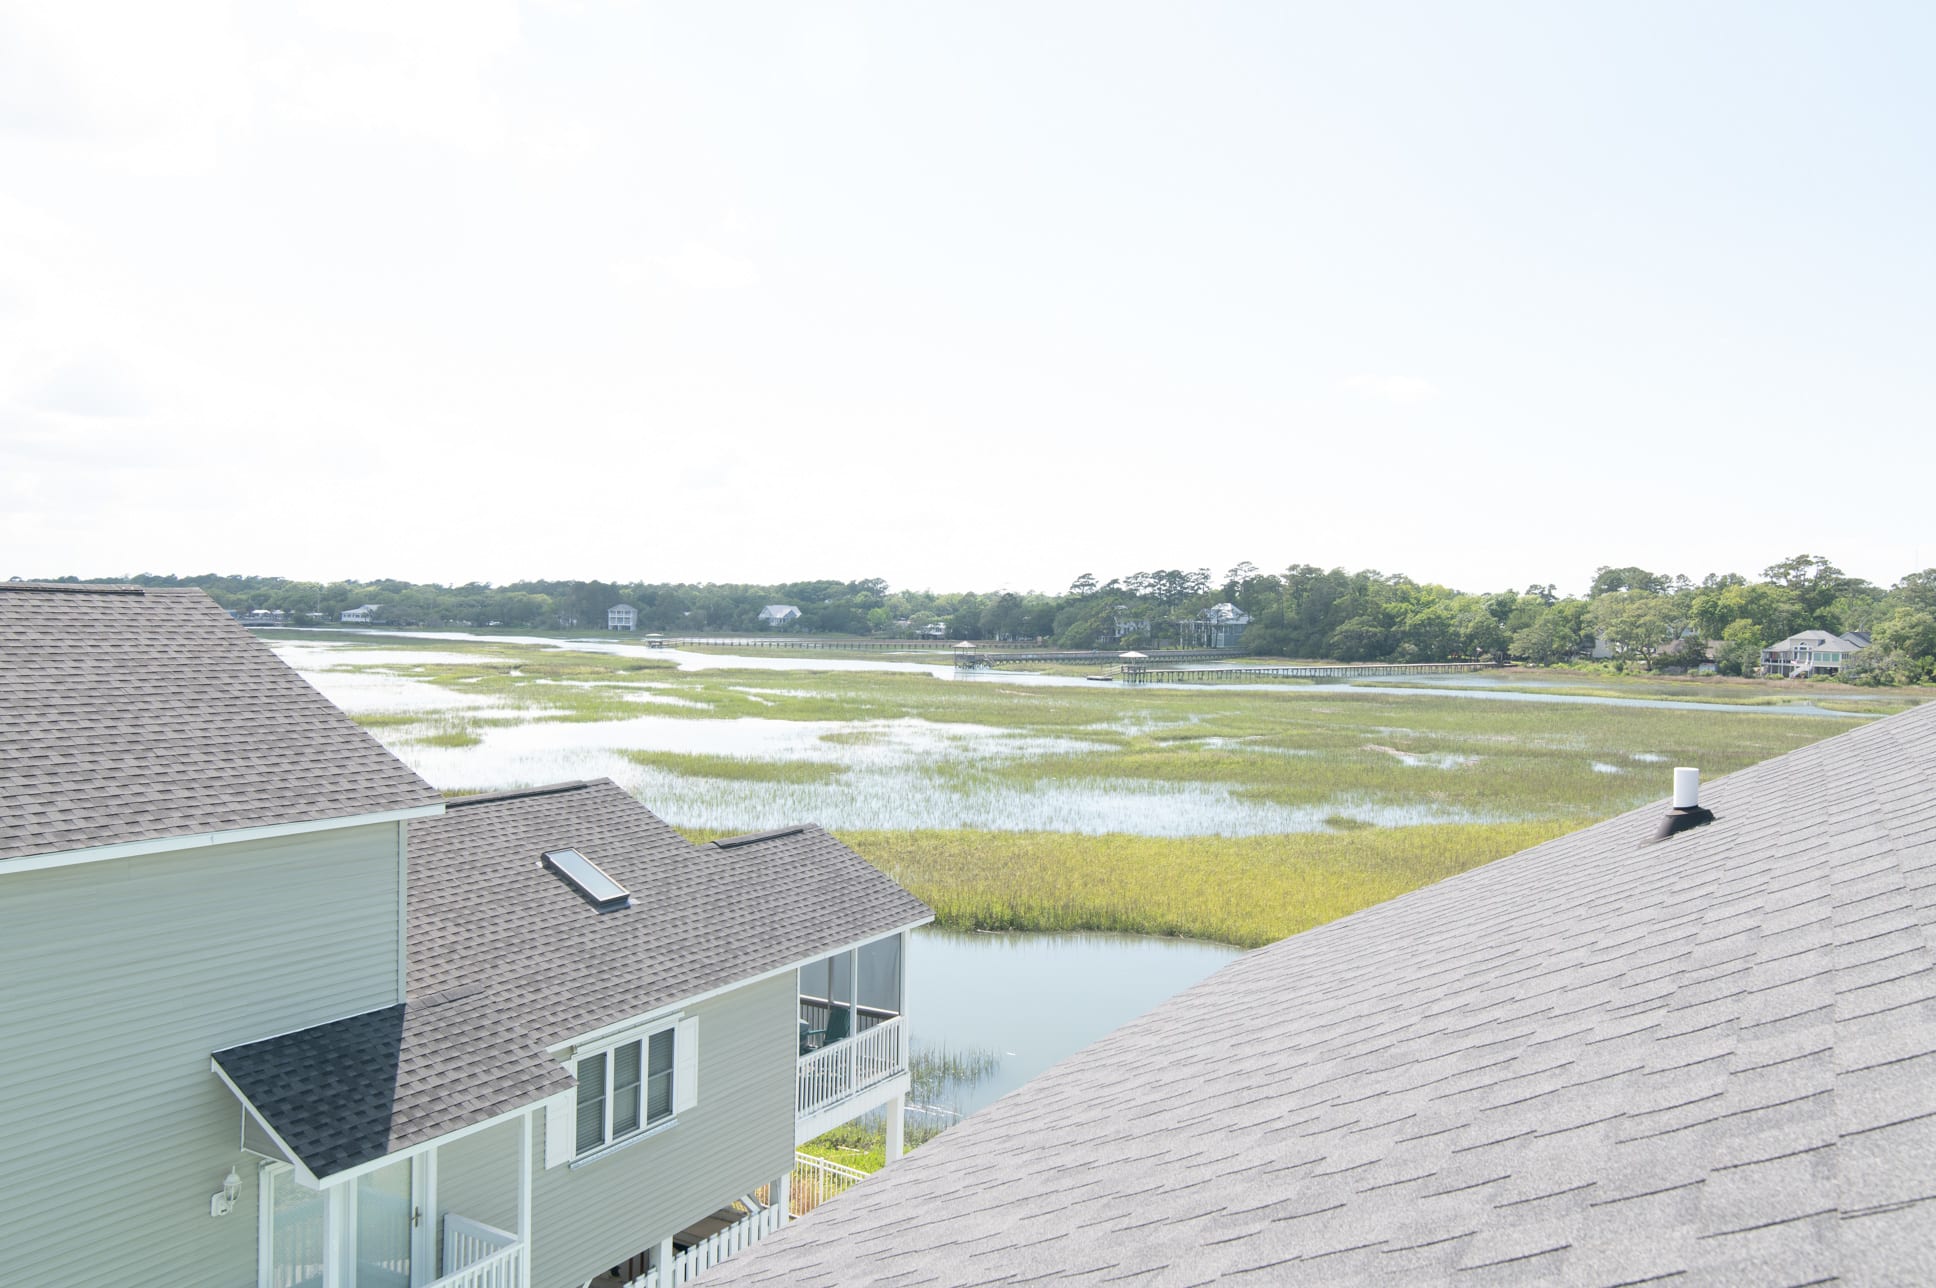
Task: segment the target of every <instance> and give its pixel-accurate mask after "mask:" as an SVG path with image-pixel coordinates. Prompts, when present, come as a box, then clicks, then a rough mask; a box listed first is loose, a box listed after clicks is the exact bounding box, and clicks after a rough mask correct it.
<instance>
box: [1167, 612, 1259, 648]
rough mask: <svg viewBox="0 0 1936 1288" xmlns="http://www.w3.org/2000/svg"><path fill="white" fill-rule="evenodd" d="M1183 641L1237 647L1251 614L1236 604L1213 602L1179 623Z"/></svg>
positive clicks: (1212, 645)
mask: <svg viewBox="0 0 1936 1288" xmlns="http://www.w3.org/2000/svg"><path fill="white" fill-rule="evenodd" d="M1177 625H1178V626H1179V627H1180V628H1181V634H1182V638H1183V642H1185V643H1188V644H1192V645H1195V646H1196V647H1198V648H1236V647H1237V645H1238V643H1239V642H1240V641H1241V640H1242V639H1243V637H1244V628H1245V627H1247V626H1249V625H1250V614H1249V613H1246V612H1245V611H1244V610H1243V609H1241V608H1239V607H1237V606H1236V605H1235V604H1212V605H1211V606H1210V607H1209V608H1206V609H1204V610H1203V611H1202V612H1200V613H1198V614H1197V615H1196V616H1195V617H1192V618H1189V619H1187V620H1185V621H1182V622H1179V623H1177Z"/></svg>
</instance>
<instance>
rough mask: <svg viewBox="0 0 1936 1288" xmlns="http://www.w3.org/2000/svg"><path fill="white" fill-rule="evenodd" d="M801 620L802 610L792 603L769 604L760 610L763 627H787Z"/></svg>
mask: <svg viewBox="0 0 1936 1288" xmlns="http://www.w3.org/2000/svg"><path fill="white" fill-rule="evenodd" d="M799 620H800V610H799V609H797V608H795V607H794V606H793V605H792V604H768V605H767V606H766V607H765V608H762V609H761V610H760V617H759V622H760V625H761V626H762V627H767V628H780V627H786V626H791V625H793V624H794V623H795V622H797V621H799Z"/></svg>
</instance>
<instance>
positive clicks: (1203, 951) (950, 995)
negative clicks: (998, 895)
mask: <svg viewBox="0 0 1936 1288" xmlns="http://www.w3.org/2000/svg"><path fill="white" fill-rule="evenodd" d="M1238 955H1239V953H1238V950H1237V949H1235V948H1229V947H1226V946H1224V945H1222V944H1207V943H1201V942H1199V941H1196V940H1190V939H1158V938H1153V937H1150V936H1144V935H1045V934H970V933H962V932H959V931H950V930H937V929H935V928H934V927H932V926H929V927H925V928H923V929H921V930H917V931H915V932H914V946H913V948H912V949H911V951H910V952H909V959H908V974H907V1014H908V1028H909V1035H910V1037H911V1038H912V1040H913V1041H914V1042H915V1043H917V1044H920V1045H922V1046H926V1047H941V1046H945V1047H946V1048H947V1049H948V1050H950V1051H953V1052H956V1053H974V1052H991V1053H993V1054H994V1055H995V1056H996V1057H998V1058H999V1060H1000V1063H999V1065H998V1066H997V1067H996V1068H995V1070H994V1071H993V1072H992V1073H991V1074H989V1075H988V1076H986V1077H984V1078H982V1079H980V1080H978V1081H976V1082H974V1083H973V1084H972V1085H965V1086H964V1085H960V1084H949V1085H944V1086H943V1087H942V1088H941V1090H940V1092H939V1094H937V1095H936V1096H935V1097H934V1100H933V1102H932V1107H933V1109H934V1110H935V1112H934V1113H933V1114H932V1115H931V1116H932V1117H934V1118H935V1119H936V1120H938V1121H946V1120H948V1119H949V1118H950V1117H952V1116H953V1114H955V1113H962V1114H965V1113H971V1112H973V1111H974V1110H976V1109H979V1108H981V1107H982V1106H984V1105H987V1104H990V1103H992V1102H993V1101H995V1100H996V1099H998V1098H1000V1097H1001V1096H1004V1095H1006V1094H1008V1093H1009V1092H1010V1091H1013V1090H1014V1089H1015V1088H1017V1087H1019V1086H1021V1085H1022V1083H1024V1082H1026V1081H1027V1080H1028V1079H1030V1078H1033V1077H1035V1076H1036V1075H1037V1074H1039V1073H1041V1072H1043V1071H1044V1070H1046V1069H1048V1068H1049V1067H1050V1066H1051V1065H1054V1064H1056V1063H1058V1062H1060V1061H1062V1060H1065V1059H1067V1058H1068V1057H1069V1056H1071V1055H1074V1054H1075V1053H1076V1052H1077V1051H1080V1050H1081V1049H1082V1048H1083V1047H1085V1046H1088V1045H1089V1044H1090V1043H1091V1042H1094V1041H1095V1040H1096V1039H1098V1038H1100V1037H1102V1036H1103V1035H1105V1034H1107V1033H1109V1032H1110V1031H1111V1030H1113V1029H1116V1028H1119V1027H1121V1026H1122V1025H1124V1024H1126V1023H1128V1022H1129V1021H1130V1020H1133V1019H1135V1018H1136V1017H1137V1016H1139V1015H1141V1014H1143V1013H1144V1012H1145V1011H1147V1010H1149V1009H1150V1008H1151V1007H1153V1006H1155V1005H1157V1004H1158V1003H1159V1002H1162V1001H1164V1000H1165V999H1167V998H1169V997H1172V996H1174V995H1175V994H1177V993H1179V992H1181V991H1183V990H1184V989H1186V988H1188V987H1190V986H1191V985H1192V984H1195V983H1196V982H1197V981H1199V980H1201V979H1203V978H1204V977H1205V976H1206V975H1209V974H1210V973H1211V972H1212V971H1214V970H1216V969H1217V968H1218V967H1220V966H1222V965H1224V964H1225V963H1226V962H1229V961H1230V960H1232V959H1233V958H1235V957H1237V956H1238Z"/></svg>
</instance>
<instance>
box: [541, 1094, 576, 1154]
mask: <svg viewBox="0 0 1936 1288" xmlns="http://www.w3.org/2000/svg"><path fill="white" fill-rule="evenodd" d="M577 1136H578V1097H577V1096H576V1095H575V1094H574V1093H572V1092H566V1093H565V1094H564V1095H562V1096H553V1097H552V1098H551V1099H549V1100H547V1101H545V1166H546V1167H557V1166H558V1165H559V1164H561V1163H569V1162H570V1161H571V1155H572V1147H573V1145H575V1144H576V1143H577Z"/></svg>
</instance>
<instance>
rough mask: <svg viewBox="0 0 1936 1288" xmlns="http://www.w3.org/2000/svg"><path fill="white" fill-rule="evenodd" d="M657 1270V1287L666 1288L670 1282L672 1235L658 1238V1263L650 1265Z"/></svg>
mask: <svg viewBox="0 0 1936 1288" xmlns="http://www.w3.org/2000/svg"><path fill="white" fill-rule="evenodd" d="M652 1268H653V1269H654V1270H656V1271H658V1272H659V1288H666V1286H667V1285H669V1284H670V1283H671V1282H672V1236H671V1235H669V1234H668V1235H667V1236H666V1237H665V1238H663V1239H661V1240H659V1264H658V1265H656V1266H654V1267H652Z"/></svg>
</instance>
